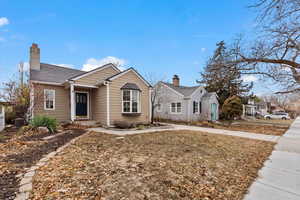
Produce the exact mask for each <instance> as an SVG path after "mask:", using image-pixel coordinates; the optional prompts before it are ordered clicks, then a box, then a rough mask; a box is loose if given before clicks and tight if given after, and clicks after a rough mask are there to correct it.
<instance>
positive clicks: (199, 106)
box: [198, 101, 202, 114]
mask: <svg viewBox="0 0 300 200" xmlns="http://www.w3.org/2000/svg"><path fill="white" fill-rule="evenodd" d="M198 108H199V114H201V113H202V101H199V102H198Z"/></svg>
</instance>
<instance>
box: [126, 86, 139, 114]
mask: <svg viewBox="0 0 300 200" xmlns="http://www.w3.org/2000/svg"><path fill="white" fill-rule="evenodd" d="M122 93H123V95H122V96H123V97H122V99H123V102H122V112H123V113H140V91H139V90H122Z"/></svg>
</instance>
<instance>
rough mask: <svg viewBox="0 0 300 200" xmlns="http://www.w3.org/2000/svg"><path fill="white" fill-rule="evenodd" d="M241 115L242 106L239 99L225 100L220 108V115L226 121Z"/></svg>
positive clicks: (234, 97) (235, 97)
mask: <svg viewBox="0 0 300 200" xmlns="http://www.w3.org/2000/svg"><path fill="white" fill-rule="evenodd" d="M242 114H243V104H242V101H241V99H240V98H239V97H237V96H232V97H229V98H228V99H226V100H225V102H224V104H223V106H222V115H223V116H224V118H225V119H227V120H233V119H234V118H236V117H240V116H241V115H242Z"/></svg>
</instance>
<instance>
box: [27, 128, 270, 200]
mask: <svg viewBox="0 0 300 200" xmlns="http://www.w3.org/2000/svg"><path fill="white" fill-rule="evenodd" d="M273 146H274V143H271V142H265V141H259V140H250V139H245V138H239V137H232V136H223V135H214V134H206V133H200V132H192V131H165V132H159V133H148V134H138V135H127V136H124V137H120V136H115V135H109V134H104V133H95V132H92V133H90V134H88V135H86V136H84V137H83V138H81V139H80V140H79V141H77V142H76V143H75V144H73V145H71V146H69V147H67V148H66V149H65V150H64V151H63V152H62V153H60V154H59V155H57V156H56V157H54V158H53V159H52V160H50V161H49V163H48V164H47V165H46V166H44V167H42V168H40V169H39V170H38V172H37V174H36V175H35V176H34V182H33V193H32V198H33V199H69V198H71V199H111V200H117V199H137V200H139V199H143V200H144V199H149V200H150V199H151V200H155V199H161V200H165V199H173V200H176V199H199V200H200V199H214V200H217V199H220V200H221V199H222V200H224V199H230V200H235V199H242V198H243V195H244V194H245V192H246V191H247V188H248V187H249V186H250V184H251V183H252V181H253V180H254V179H255V177H256V176H257V172H258V170H259V169H260V168H261V167H262V165H263V162H264V161H265V160H266V159H267V157H268V156H269V155H270V153H271V152H272V149H273Z"/></svg>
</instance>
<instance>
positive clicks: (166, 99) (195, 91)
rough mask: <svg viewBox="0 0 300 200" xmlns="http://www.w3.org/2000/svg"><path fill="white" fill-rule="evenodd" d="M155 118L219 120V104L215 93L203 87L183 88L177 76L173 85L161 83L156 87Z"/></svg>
mask: <svg viewBox="0 0 300 200" xmlns="http://www.w3.org/2000/svg"><path fill="white" fill-rule="evenodd" d="M153 91H154V93H155V94H154V95H156V98H155V104H154V106H155V108H154V117H155V118H161V119H170V120H177V121H199V120H211V121H216V120H218V119H219V102H218V99H217V94H216V93H215V92H211V93H210V92H207V91H206V90H205V89H204V87H203V86H193V87H187V86H181V85H180V79H179V77H178V76H177V75H174V77H173V83H172V84H171V83H166V82H162V81H161V82H159V83H157V84H156V85H155V86H154V90H153Z"/></svg>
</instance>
